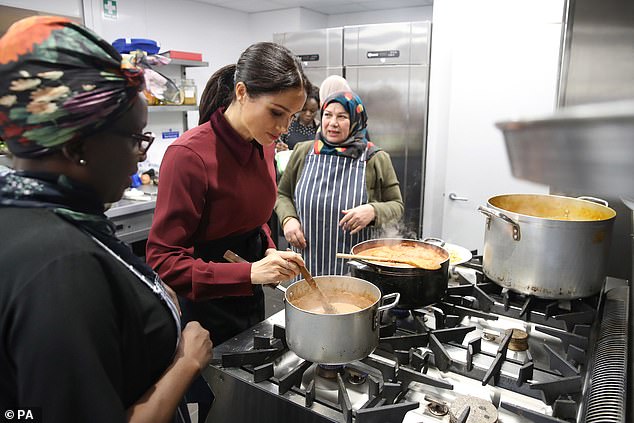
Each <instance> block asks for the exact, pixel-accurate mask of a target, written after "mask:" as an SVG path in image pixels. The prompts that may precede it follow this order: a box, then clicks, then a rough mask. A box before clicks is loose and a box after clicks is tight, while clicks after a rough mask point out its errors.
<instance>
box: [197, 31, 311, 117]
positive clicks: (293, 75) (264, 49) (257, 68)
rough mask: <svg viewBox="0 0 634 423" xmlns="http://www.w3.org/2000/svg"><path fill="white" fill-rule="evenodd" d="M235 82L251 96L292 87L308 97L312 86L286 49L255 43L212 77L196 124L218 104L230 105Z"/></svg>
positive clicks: (273, 44)
mask: <svg viewBox="0 0 634 423" xmlns="http://www.w3.org/2000/svg"><path fill="white" fill-rule="evenodd" d="M238 82H243V83H244V85H245V86H246V87H247V93H248V94H249V96H250V97H252V98H255V97H257V96H259V95H264V94H274V93H278V92H280V91H284V90H288V89H292V88H303V89H304V91H305V92H306V95H307V96H308V95H309V94H310V92H311V89H312V85H311V83H310V81H309V80H308V78H306V75H304V71H303V70H302V64H301V62H300V61H299V60H298V59H297V57H295V56H294V55H293V53H292V52H291V51H290V50H289V49H287V48H286V47H284V46H281V45H279V44H275V43H271V42H263V43H256V44H253V45H251V46H250V47H249V48H247V49H246V50H245V51H244V52H243V53H242V54H241V55H240V58H239V59H238V63H237V64H235V65H229V66H225V67H223V68H221V69H219V70H218V71H216V72H215V73H214V74H213V75H212V76H211V78H210V79H209V81H208V82H207V86H206V87H205V90H204V91H203V94H202V96H201V97H200V108H199V111H200V118H199V119H198V124H199V125H200V124H203V123H205V122H207V121H208V120H209V118H210V117H211V115H212V113H213V112H215V111H216V109H218V108H219V107H228V106H229V104H231V102H232V101H233V99H234V95H235V90H234V87H235V84H236V83H238Z"/></svg>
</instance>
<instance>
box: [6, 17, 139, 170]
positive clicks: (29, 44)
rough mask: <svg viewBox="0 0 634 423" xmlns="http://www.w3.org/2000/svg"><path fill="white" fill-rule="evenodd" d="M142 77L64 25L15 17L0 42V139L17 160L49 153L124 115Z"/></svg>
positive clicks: (105, 46) (97, 41)
mask: <svg viewBox="0 0 634 423" xmlns="http://www.w3.org/2000/svg"><path fill="white" fill-rule="evenodd" d="M143 74H144V70H143V69H142V68H141V67H138V66H136V65H135V64H133V62H130V61H125V63H122V57H121V55H120V54H119V53H118V52H117V51H116V50H115V49H114V47H112V46H111V45H110V44H109V43H108V42H106V41H105V40H103V39H102V38H101V37H99V36H98V35H96V34H94V33H93V32H92V31H90V30H88V29H86V28H84V27H82V26H80V25H78V24H75V23H73V22H72V21H70V20H68V19H65V18H60V17H54V16H34V17H29V18H26V19H22V20H20V21H18V22H16V23H15V24H13V25H12V26H11V27H10V28H9V30H8V31H7V33H6V34H5V35H4V36H3V37H2V38H1V39H0V139H2V140H3V141H4V142H5V143H6V144H7V146H8V148H9V150H10V151H11V152H12V153H13V154H15V155H16V156H19V157H30V158H32V157H38V156H41V155H44V154H47V153H50V152H52V151H54V150H55V149H56V148H59V147H60V146H61V145H63V144H64V143H66V142H69V141H72V140H75V139H79V138H81V137H83V136H85V135H87V134H90V133H93V132H95V131H96V130H98V129H99V128H100V127H102V126H103V125H104V124H105V123H106V122H109V121H112V120H113V119H115V118H117V117H118V116H121V115H122V114H123V113H124V112H126V111H127V110H128V109H129V108H130V107H131V105H132V103H133V102H134V101H135V100H136V98H137V96H138V94H137V93H138V92H139V91H140V90H141V89H142V88H143V86H144V77H143Z"/></svg>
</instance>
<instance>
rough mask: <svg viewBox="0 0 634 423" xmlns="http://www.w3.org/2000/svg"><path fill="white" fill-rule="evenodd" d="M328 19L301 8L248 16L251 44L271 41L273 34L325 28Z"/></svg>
mask: <svg viewBox="0 0 634 423" xmlns="http://www.w3.org/2000/svg"><path fill="white" fill-rule="evenodd" d="M327 24H328V17H327V15H324V14H322V13H318V12H313V11H312V10H308V9H304V8H303V7H293V8H289V9H282V10H274V11H272V12H260V13H250V14H249V35H250V38H251V41H252V42H254V43H255V42H258V41H272V40H273V33H275V32H293V31H304V30H309V29H318V28H325V27H326V26H327Z"/></svg>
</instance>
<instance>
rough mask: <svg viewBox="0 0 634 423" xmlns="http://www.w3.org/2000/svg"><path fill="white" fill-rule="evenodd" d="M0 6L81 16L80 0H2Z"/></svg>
mask: <svg viewBox="0 0 634 423" xmlns="http://www.w3.org/2000/svg"><path fill="white" fill-rule="evenodd" d="M0 5H2V6H11V7H19V8H20V9H30V10H37V11H38V12H46V13H51V14H54V15H64V16H71V17H74V18H81V16H82V13H81V8H82V6H81V0H55V1H52V0H3V1H1V2H0Z"/></svg>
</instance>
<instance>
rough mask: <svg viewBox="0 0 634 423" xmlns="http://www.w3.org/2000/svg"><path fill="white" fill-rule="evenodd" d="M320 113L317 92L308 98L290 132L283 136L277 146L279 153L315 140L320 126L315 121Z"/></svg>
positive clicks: (290, 127) (292, 123)
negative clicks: (303, 142) (300, 143)
mask: <svg viewBox="0 0 634 423" xmlns="http://www.w3.org/2000/svg"><path fill="white" fill-rule="evenodd" d="M318 113H319V96H318V95H317V92H316V90H312V92H311V94H309V95H308V97H307V98H306V103H304V107H302V110H301V111H300V112H299V113H297V114H296V115H295V117H293V121H292V122H291V125H290V126H289V127H288V132H286V133H284V134H282V135H281V136H280V139H279V140H278V141H277V143H276V144H275V149H276V150H277V151H285V150H292V149H293V147H295V145H296V144H297V143H298V142H301V141H307V140H314V139H315V134H316V133H317V128H318V127H319V124H318V123H317V120H316V119H315V118H316V117H317V115H318Z"/></svg>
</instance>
